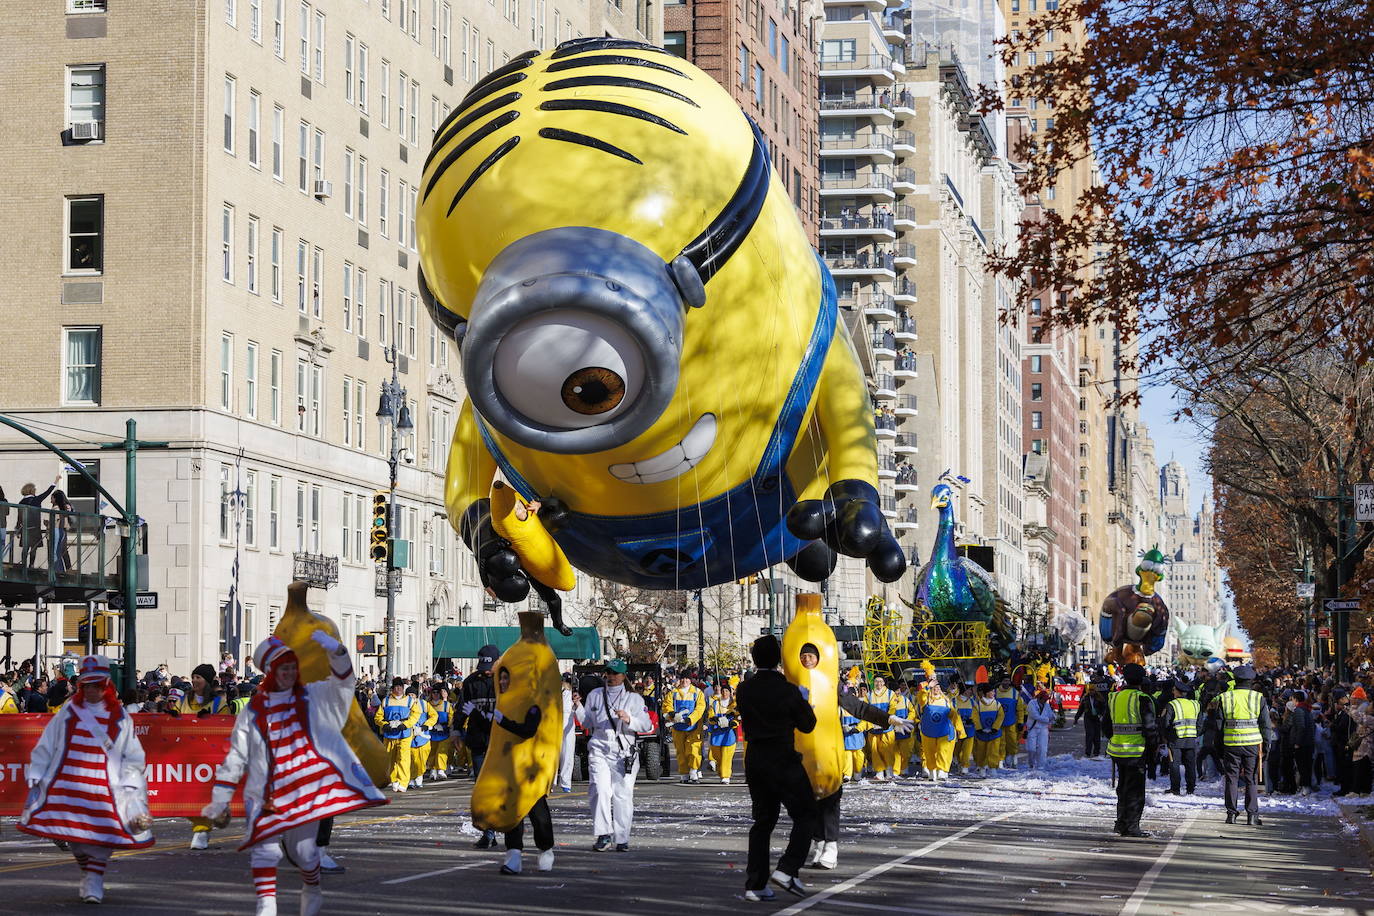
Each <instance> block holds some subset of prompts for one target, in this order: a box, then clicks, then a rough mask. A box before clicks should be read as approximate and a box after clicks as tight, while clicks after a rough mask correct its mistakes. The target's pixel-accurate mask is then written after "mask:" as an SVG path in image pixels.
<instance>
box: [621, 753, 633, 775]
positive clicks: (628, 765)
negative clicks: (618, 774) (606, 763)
mask: <svg viewBox="0 0 1374 916" xmlns="http://www.w3.org/2000/svg"><path fill="white" fill-rule="evenodd" d="M620 764H621V766H623V767H624V768H625V775H626V776H629V775H631V774H633V773H634V771H635V755H634V754H630V755H629V756H628V757H626V758H625V759H624V760H622V761H620Z"/></svg>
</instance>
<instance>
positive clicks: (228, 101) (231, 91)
mask: <svg viewBox="0 0 1374 916" xmlns="http://www.w3.org/2000/svg"><path fill="white" fill-rule="evenodd" d="M237 87H238V83H237V81H236V80H235V79H234V78H233V77H232V76H226V77H225V78H224V151H225V152H226V153H228V154H229V155H231V156H232V155H234V108H235V97H236V95H237V92H238V89H237Z"/></svg>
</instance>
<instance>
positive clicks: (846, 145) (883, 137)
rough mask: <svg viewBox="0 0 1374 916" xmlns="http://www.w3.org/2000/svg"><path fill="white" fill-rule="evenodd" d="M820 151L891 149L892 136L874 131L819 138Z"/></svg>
mask: <svg viewBox="0 0 1374 916" xmlns="http://www.w3.org/2000/svg"><path fill="white" fill-rule="evenodd" d="M821 149H892V134H889V133H883V132H881V131H876V130H865V131H859V132H858V133H853V134H848V135H845V134H831V135H829V136H822V137H821Z"/></svg>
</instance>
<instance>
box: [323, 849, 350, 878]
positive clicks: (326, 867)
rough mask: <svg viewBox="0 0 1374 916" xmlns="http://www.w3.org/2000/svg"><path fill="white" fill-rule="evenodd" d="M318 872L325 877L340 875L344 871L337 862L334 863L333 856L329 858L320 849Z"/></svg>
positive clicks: (326, 853)
mask: <svg viewBox="0 0 1374 916" xmlns="http://www.w3.org/2000/svg"><path fill="white" fill-rule="evenodd" d="M320 871H321V872H323V873H324V874H326V875H341V874H343V873H344V872H345V871H346V869H345V868H344V867H343V866H342V865H340V864H339V863H338V862H335V861H334V857H333V856H331V855H330V854H329V853H328V852H326V851H325V850H323V849H321V850H320Z"/></svg>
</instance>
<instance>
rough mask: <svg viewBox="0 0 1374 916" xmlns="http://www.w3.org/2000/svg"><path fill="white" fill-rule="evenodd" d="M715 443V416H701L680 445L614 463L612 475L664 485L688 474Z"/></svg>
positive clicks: (621, 478) (629, 481)
mask: <svg viewBox="0 0 1374 916" xmlns="http://www.w3.org/2000/svg"><path fill="white" fill-rule="evenodd" d="M715 442H716V417H715V415H714V414H709V413H708V414H702V415H701V417H700V418H699V419H698V420H697V422H696V423H694V424H693V425H692V428H691V430H690V431H689V432H688V433H687V435H686V437H685V438H683V440H682V441H681V442H679V443H678V444H677V445H675V446H673V447H672V448H670V449H668V450H667V451H665V452H663V453H661V454H658V455H655V456H653V457H652V458H645V459H644V460H643V461H634V462H630V463H628V464H613V465H611V466H610V468H609V469H608V470H610V472H611V476H613V477H615V478H616V479H617V480H621V481H624V482H626V483H642V484H644V483H661V482H662V481H665V480H672V479H673V478H674V477H677V476H679V475H681V474H685V473H687V472H688V471H690V470H691V469H692V468H694V467H696V466H697V463H698V462H700V461H701V459H703V458H705V457H706V455H707V453H708V452H710V451H711V448H712V446H714V445H715Z"/></svg>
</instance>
